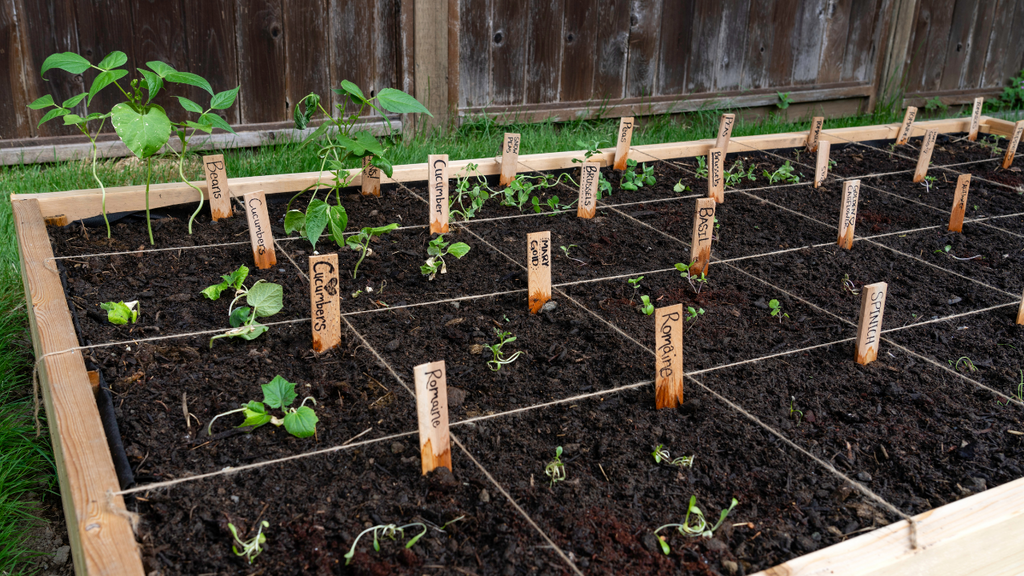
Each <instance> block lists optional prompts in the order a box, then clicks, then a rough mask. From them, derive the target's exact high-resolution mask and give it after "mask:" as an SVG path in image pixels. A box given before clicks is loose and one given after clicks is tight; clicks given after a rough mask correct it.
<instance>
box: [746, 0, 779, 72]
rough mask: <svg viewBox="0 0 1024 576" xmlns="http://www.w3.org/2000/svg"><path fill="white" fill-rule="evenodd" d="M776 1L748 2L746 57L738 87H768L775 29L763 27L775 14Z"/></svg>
mask: <svg viewBox="0 0 1024 576" xmlns="http://www.w3.org/2000/svg"><path fill="white" fill-rule="evenodd" d="M775 3H776V0H750V10H749V15H748V21H747V56H746V58H745V59H744V61H743V79H742V80H741V81H740V85H741V86H742V87H744V88H747V89H757V88H765V87H767V86H768V81H769V80H768V78H769V74H768V72H769V64H770V57H771V54H772V43H773V42H774V40H775V27H774V26H765V25H764V23H765V22H769V21H771V18H772V15H773V14H774V12H775Z"/></svg>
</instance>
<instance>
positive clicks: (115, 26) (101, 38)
mask: <svg viewBox="0 0 1024 576" xmlns="http://www.w3.org/2000/svg"><path fill="white" fill-rule="evenodd" d="M74 8H75V17H76V21H77V24H78V53H79V54H81V55H82V56H84V57H85V58H86V59H88V60H89V61H90V62H93V63H98V62H100V61H101V60H102V59H103V58H104V57H105V56H106V55H107V54H109V53H111V52H113V51H115V50H119V51H121V52H124V53H125V55H126V56H127V57H128V62H127V63H126V64H125V65H124V69H125V70H128V71H129V73H128V76H125V77H124V79H122V80H121V82H120V83H121V85H122V87H125V88H127V86H128V84H127V81H129V80H130V79H131V78H137V77H139V76H141V75H140V74H139V73H138V72H137V71H136V69H137V68H145V67H146V62H145V61H140V60H139V59H138V58H136V57H135V48H134V42H133V41H132V40H131V38H127V37H126V34H127V33H130V31H131V30H132V26H133V24H132V5H131V4H130V0H109V1H104V2H94V1H93V0H74ZM230 41H232V42H233V41H234V39H233V38H231V40H230ZM51 74H54V72H50V73H47V76H49V75H51ZM96 74H98V72H96V71H95V70H88V71H86V73H85V75H84V76H85V84H86V85H87V86H91V85H92V81H93V79H95V78H96ZM123 98H124V97H123V95H122V94H121V93H120V91H118V90H117V88H115V87H114V86H108V87H107V88H105V89H104V90H103V91H101V92H100V93H99V94H97V95H96V97H95V98H93V101H92V105H91V106H89V111H90V112H104V113H106V112H109V111H110V109H111V108H113V107H114V105H115V104H117V103H118V102H120V101H121V100H122V99H123ZM104 132H107V133H110V134H111V136H113V132H114V129H113V127H112V126H111V125H110V122H107V124H106V126H105V127H104Z"/></svg>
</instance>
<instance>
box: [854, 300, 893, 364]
mask: <svg viewBox="0 0 1024 576" xmlns="http://www.w3.org/2000/svg"><path fill="white" fill-rule="evenodd" d="M888 288H889V285H888V284H886V283H885V282H878V283H875V284H868V285H866V286H864V287H863V288H862V289H861V292H860V320H859V321H858V322H857V363H858V364H868V363H869V362H874V361H875V359H876V358H878V342H879V340H880V337H881V334H882V314H883V313H884V312H885V295H886V292H887V291H888Z"/></svg>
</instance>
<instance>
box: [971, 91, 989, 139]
mask: <svg viewBox="0 0 1024 576" xmlns="http://www.w3.org/2000/svg"><path fill="white" fill-rule="evenodd" d="M984 103H985V99H984V98H982V97H981V96H978V97H977V98H975V99H974V108H973V109H971V131H970V132H968V133H967V139H968V140H970V141H971V142H974V141H975V140H977V139H978V128H980V127H981V105H982V104H984Z"/></svg>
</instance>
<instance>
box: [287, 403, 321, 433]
mask: <svg viewBox="0 0 1024 576" xmlns="http://www.w3.org/2000/svg"><path fill="white" fill-rule="evenodd" d="M319 421H320V419H319V418H317V416H316V412H313V409H312V408H310V407H309V406H299V409H298V410H296V411H295V412H289V413H288V414H286V415H285V417H284V429H285V430H287V431H288V433H289V434H291V435H292V436H295V437H297V438H309V437H310V436H312V435H313V434H315V433H316V423H317V422H319Z"/></svg>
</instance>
